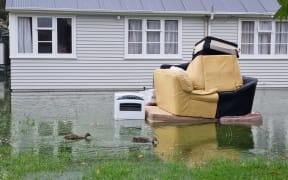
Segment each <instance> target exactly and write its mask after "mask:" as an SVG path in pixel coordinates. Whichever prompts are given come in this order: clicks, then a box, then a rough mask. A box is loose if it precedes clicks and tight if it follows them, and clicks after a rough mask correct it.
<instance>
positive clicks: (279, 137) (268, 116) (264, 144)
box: [252, 82, 288, 156]
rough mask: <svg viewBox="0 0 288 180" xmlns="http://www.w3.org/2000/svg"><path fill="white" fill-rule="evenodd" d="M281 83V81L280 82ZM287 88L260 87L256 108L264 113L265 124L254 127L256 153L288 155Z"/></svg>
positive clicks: (257, 93)
mask: <svg viewBox="0 0 288 180" xmlns="http://www.w3.org/2000/svg"><path fill="white" fill-rule="evenodd" d="M279 83H280V82H279ZM287 106H288V96H287V89H285V88H284V89H273V90H269V89H259V90H258V91H257V92H256V96H255V102H254V109H255V110H256V111H261V113H263V114H262V115H263V125H262V126H261V127H260V128H256V127H255V128H253V129H252V131H253V138H254V143H255V146H254V151H253V152H255V153H258V154H259V153H262V154H268V153H272V154H273V155H275V154H280V155H284V156H287V155H288V151H287V149H288V113H287Z"/></svg>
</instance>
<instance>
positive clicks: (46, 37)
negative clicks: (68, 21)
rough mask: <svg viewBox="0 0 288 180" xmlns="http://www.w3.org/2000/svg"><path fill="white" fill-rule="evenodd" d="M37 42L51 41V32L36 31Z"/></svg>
mask: <svg viewBox="0 0 288 180" xmlns="http://www.w3.org/2000/svg"><path fill="white" fill-rule="evenodd" d="M38 41H52V31H51V30H38Z"/></svg>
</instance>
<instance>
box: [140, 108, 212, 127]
mask: <svg viewBox="0 0 288 180" xmlns="http://www.w3.org/2000/svg"><path fill="white" fill-rule="evenodd" d="M145 112H146V120H147V121H148V122H149V123H215V122H217V119H210V118H198V117H197V118H196V117H190V116H176V115H173V114H171V113H169V112H166V111H164V110H162V109H160V108H159V107H158V106H146V107H145Z"/></svg>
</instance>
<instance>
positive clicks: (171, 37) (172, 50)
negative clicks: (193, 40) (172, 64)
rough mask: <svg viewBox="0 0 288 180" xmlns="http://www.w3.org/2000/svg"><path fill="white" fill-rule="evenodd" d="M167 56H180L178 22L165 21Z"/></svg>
mask: <svg viewBox="0 0 288 180" xmlns="http://www.w3.org/2000/svg"><path fill="white" fill-rule="evenodd" d="M165 54H178V21H177V20H166V21H165Z"/></svg>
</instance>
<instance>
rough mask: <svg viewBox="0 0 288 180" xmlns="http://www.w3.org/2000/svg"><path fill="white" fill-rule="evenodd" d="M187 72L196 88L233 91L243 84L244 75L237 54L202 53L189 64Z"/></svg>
mask: <svg viewBox="0 0 288 180" xmlns="http://www.w3.org/2000/svg"><path fill="white" fill-rule="evenodd" d="M187 73H188V76H189V78H190V79H191V81H192V82H193V86H194V89H204V90H209V89H213V88H217V91H218V92H221V91H232V90H235V89H238V88H239V87H241V86H242V85H243V79H242V75H241V73H240V68H239V64H238V61H237V58H236V56H235V55H200V56H197V57H196V58H195V59H194V60H193V61H192V62H191V63H190V64H189V66H188V68H187Z"/></svg>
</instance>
